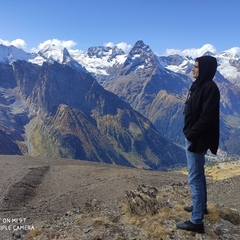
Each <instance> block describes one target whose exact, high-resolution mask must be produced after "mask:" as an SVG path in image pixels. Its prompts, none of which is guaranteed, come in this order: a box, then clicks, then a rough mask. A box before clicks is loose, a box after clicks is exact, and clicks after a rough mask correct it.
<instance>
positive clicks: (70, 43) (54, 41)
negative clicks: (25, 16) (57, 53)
mask: <svg viewBox="0 0 240 240" xmlns="http://www.w3.org/2000/svg"><path fill="white" fill-rule="evenodd" d="M76 44H77V43H76V42H74V41H72V40H68V41H61V40H58V39H50V40H46V41H45V42H42V43H40V44H39V45H38V47H37V48H33V49H32V51H34V52H38V51H39V50H40V49H42V48H44V47H45V46H46V45H55V46H57V48H59V49H61V50H63V49H64V48H67V49H68V50H70V49H72V48H73V47H74V46H75V45H76Z"/></svg>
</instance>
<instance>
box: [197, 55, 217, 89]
mask: <svg viewBox="0 0 240 240" xmlns="http://www.w3.org/2000/svg"><path fill="white" fill-rule="evenodd" d="M195 61H196V62H198V67H199V76H198V77H197V79H196V82H197V83H198V84H197V85H199V84H202V83H204V82H208V81H211V80H212V79H213V77H214V75H215V73H216V70H217V60H216V58H215V57H212V56H202V57H199V58H196V59H195Z"/></svg>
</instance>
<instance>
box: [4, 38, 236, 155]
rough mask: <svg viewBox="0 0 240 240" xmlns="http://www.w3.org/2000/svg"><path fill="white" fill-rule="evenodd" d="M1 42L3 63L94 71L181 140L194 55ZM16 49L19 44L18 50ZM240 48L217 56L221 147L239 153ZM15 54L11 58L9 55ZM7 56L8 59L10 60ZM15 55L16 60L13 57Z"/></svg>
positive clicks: (141, 44) (107, 86) (138, 46)
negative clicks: (34, 48)
mask: <svg viewBox="0 0 240 240" xmlns="http://www.w3.org/2000/svg"><path fill="white" fill-rule="evenodd" d="M13 49H14V48H12V47H6V46H0V56H1V58H0V62H5V63H6V62H7V63H9V64H12V63H13V62H14V61H17V60H25V61H28V62H31V63H35V64H37V65H40V66H42V65H43V64H44V63H45V62H48V63H50V64H54V62H57V63H60V64H61V65H68V66H70V67H71V68H73V69H75V70H77V71H79V72H88V73H90V74H91V75H92V76H93V77H94V78H95V79H96V80H97V81H98V82H99V83H100V84H101V85H102V86H103V87H104V88H105V89H107V90H109V91H111V92H113V93H115V94H117V95H118V96H120V98H122V99H123V100H124V101H127V102H128V103H130V105H131V106H132V107H133V108H134V109H135V110H137V111H139V112H140V113H141V114H143V115H144V116H145V117H147V118H149V119H150V120H151V121H152V122H153V123H154V125H155V127H156V128H157V130H158V131H159V132H160V133H161V134H162V135H164V136H165V137H166V138H168V139H170V140H171V141H173V142H177V143H178V144H182V142H181V141H182V140H181V138H182V129H181V126H182V122H181V121H182V108H183V104H184V101H185V98H186V93H187V91H188V89H189V86H190V84H191V82H192V80H191V69H192V66H193V64H194V58H192V57H190V56H184V55H177V54H176V55H170V56H157V55H155V54H154V53H153V52H152V51H151V48H150V47H149V46H148V45H146V44H145V43H144V42H143V41H138V42H136V44H135V45H134V46H133V48H132V50H131V51H130V52H129V53H124V51H123V50H121V49H119V48H118V47H116V46H113V47H103V46H97V47H91V48H89V49H88V51H87V52H83V51H80V50H69V51H68V50H67V49H66V48H59V47H57V46H55V45H53V44H49V45H45V46H44V47H42V48H41V49H40V50H39V52H38V53H36V54H30V53H26V52H24V51H23V50H21V51H19V52H18V54H14V53H11V51H12V50H13ZM14 51H16V49H14ZM238 52H239V48H236V49H235V50H234V49H230V50H226V51H224V52H222V53H219V54H213V53H210V52H206V53H205V54H208V55H209V54H210V55H213V56H215V57H216V58H217V61H218V72H217V74H216V78H215V80H216V82H217V84H218V86H219V88H220V92H221V129H222V130H221V131H222V132H221V136H222V139H221V143H220V145H221V149H222V150H224V151H227V152H231V154H237V155H240V148H239V147H238V146H237V145H236V143H237V142H239V139H238V138H239V137H238V134H236V133H239V129H240V110H239V107H238V106H239V104H240V58H239V55H238V54H237V53H238ZM10 56H11V57H10ZM6 59H8V60H7V61H6ZM9 59H11V61H9Z"/></svg>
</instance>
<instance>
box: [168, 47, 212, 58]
mask: <svg viewBox="0 0 240 240" xmlns="http://www.w3.org/2000/svg"><path fill="white" fill-rule="evenodd" d="M207 51H209V52H211V53H213V54H216V53H217V50H216V48H215V47H214V46H213V45H211V44H205V45H203V46H202V47H201V48H189V49H185V50H180V49H166V52H165V54H164V55H167V56H169V55H173V54H179V55H184V56H190V57H192V58H196V57H200V56H202V55H203V54H204V53H206V52H207Z"/></svg>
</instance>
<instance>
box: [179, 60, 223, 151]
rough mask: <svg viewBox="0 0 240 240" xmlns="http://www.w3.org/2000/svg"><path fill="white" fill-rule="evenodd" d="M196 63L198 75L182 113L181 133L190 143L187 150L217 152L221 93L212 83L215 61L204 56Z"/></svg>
mask: <svg viewBox="0 0 240 240" xmlns="http://www.w3.org/2000/svg"><path fill="white" fill-rule="evenodd" d="M196 61H197V62H198V63H199V76H198V78H197V79H196V81H195V82H194V83H193V85H192V86H191V88H190V92H189V93H190V94H189V99H187V101H186V106H185V111H184V114H185V115H184V127H183V132H184V134H185V137H186V139H187V140H188V141H190V142H191V145H190V146H189V148H188V150H189V151H190V152H195V153H201V152H204V151H206V150H208V149H210V150H211V152H212V153H213V154H216V153H217V149H218V144H219V102H220V93H219V89H218V87H217V85H216V84H215V82H214V81H213V80H212V79H213V77H214V75H215V73H216V69H217V61H216V58H214V57H211V56H203V57H199V58H197V59H196Z"/></svg>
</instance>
